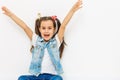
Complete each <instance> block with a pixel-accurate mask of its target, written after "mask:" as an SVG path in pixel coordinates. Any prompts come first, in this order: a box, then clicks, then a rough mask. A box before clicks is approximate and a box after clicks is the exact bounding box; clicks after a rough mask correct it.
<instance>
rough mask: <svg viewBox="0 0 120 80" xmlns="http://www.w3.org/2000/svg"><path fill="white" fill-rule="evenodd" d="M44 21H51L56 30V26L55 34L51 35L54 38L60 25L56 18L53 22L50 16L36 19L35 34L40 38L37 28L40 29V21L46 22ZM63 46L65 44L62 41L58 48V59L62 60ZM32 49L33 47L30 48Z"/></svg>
mask: <svg viewBox="0 0 120 80" xmlns="http://www.w3.org/2000/svg"><path fill="white" fill-rule="evenodd" d="M46 20H51V21H52V22H53V26H54V27H55V28H56V26H57V27H58V29H57V31H56V33H55V34H54V35H53V37H54V36H55V35H56V34H57V33H58V31H59V28H60V26H61V23H60V21H59V20H58V19H57V18H56V20H54V19H53V18H52V17H51V16H45V17H40V18H38V19H36V21H35V33H36V34H37V35H39V36H40V37H41V33H40V31H39V28H40V25H41V22H42V21H46ZM55 21H56V22H55ZM53 37H52V38H53ZM64 44H65V42H64V40H63V42H62V43H61V45H60V48H59V51H60V58H62V53H63V50H64ZM32 48H33V46H32Z"/></svg>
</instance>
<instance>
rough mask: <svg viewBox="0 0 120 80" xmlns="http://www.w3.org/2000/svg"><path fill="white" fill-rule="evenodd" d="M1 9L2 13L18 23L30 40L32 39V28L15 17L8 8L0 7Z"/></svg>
mask: <svg viewBox="0 0 120 80" xmlns="http://www.w3.org/2000/svg"><path fill="white" fill-rule="evenodd" d="M2 10H3V11H4V14H5V15H7V16H8V17H10V18H11V19H12V20H13V21H14V22H15V23H16V24H18V25H19V26H20V27H21V28H22V29H23V30H24V31H25V33H26V34H27V35H28V37H29V38H30V40H32V34H33V32H32V30H31V29H30V28H29V27H28V26H27V25H26V24H25V23H24V22H23V21H22V20H21V19H20V18H19V17H17V16H16V15H15V14H14V13H12V12H11V11H10V10H9V9H8V8H6V7H4V6H3V7H2Z"/></svg>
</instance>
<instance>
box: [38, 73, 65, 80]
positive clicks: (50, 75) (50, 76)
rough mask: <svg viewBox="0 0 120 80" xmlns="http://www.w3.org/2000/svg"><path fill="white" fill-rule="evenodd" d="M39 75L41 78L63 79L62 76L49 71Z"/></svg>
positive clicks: (45, 79)
mask: <svg viewBox="0 0 120 80" xmlns="http://www.w3.org/2000/svg"><path fill="white" fill-rule="evenodd" d="M38 77H39V79H41V80H63V79H62V77H61V76H59V75H53V74H49V73H43V74H40V75H39V76H38Z"/></svg>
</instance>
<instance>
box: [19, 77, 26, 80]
mask: <svg viewBox="0 0 120 80" xmlns="http://www.w3.org/2000/svg"><path fill="white" fill-rule="evenodd" d="M18 80H26V76H20V77H19V78H18Z"/></svg>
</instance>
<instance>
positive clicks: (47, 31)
mask: <svg viewBox="0 0 120 80" xmlns="http://www.w3.org/2000/svg"><path fill="white" fill-rule="evenodd" d="M39 31H40V33H41V37H42V38H43V39H44V40H45V41H46V42H47V41H49V40H50V39H51V38H52V37H53V35H54V33H55V28H54V26H53V22H52V21H51V20H46V21H42V22H41V25H40V28H39Z"/></svg>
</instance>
